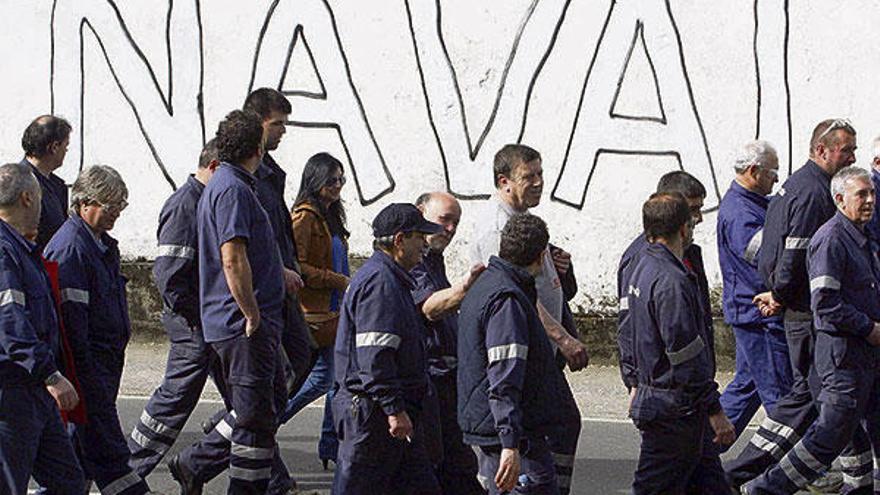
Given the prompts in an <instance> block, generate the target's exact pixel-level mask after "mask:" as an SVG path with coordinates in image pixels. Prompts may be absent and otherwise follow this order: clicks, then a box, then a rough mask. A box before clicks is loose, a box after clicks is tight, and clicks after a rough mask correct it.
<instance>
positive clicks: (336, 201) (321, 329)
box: [281, 153, 349, 469]
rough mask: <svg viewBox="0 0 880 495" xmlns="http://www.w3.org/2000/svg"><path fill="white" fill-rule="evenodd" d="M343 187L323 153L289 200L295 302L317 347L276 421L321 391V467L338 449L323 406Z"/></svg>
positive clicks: (341, 264)
mask: <svg viewBox="0 0 880 495" xmlns="http://www.w3.org/2000/svg"><path fill="white" fill-rule="evenodd" d="M343 185H345V175H343V171H342V163H340V162H339V160H337V159H336V158H334V157H333V156H331V155H330V154H328V153H318V154H317V155H314V156H312V157H311V158H309V160H308V161H307V162H306V166H305V168H304V169H303V174H302V180H301V182H300V185H299V193H297V196H296V200H295V201H294V203H293V232H294V239H295V241H296V250H297V258H298V259H299V263H300V266H301V268H302V274H303V280H304V282H305V287H303V289H302V290H301V291H300V293H299V295H300V305H301V306H302V310H303V313H304V314H305V319H306V322H307V323H308V324H309V327H310V329H311V331H312V336H313V337H314V338H315V342H316V343H317V344H318V349H317V350H316V351H315V353H316V357H317V359H316V361H315V365H314V367H313V368H312V371H311V373H310V374H309V376H308V378H306V381H305V383H303V385H302V388H301V389H300V390H299V392H297V393H296V395H295V396H294V397H293V398H292V399H290V400H289V401H288V402H287V408H286V410H285V411H284V415H283V416H282V418H281V419H282V422H286V421H287V420H288V419H290V418H291V417H293V416H294V415H295V414H296V413H297V412H299V411H300V410H301V409H302V408H304V407H305V406H307V405H308V404H310V403H311V402H313V401H314V400H315V399H317V398H318V397H320V396H322V395H325V394H326V395H327V399H326V401H325V402H324V404H325V407H324V422H323V424H322V426H321V439H320V440H319V441H318V457H319V458H320V459H321V461H322V462H323V463H324V469H327V463H328V461H330V460H332V461H334V462H335V461H336V451H337V447H338V442H337V440H336V431H335V429H334V427H333V416H332V413H331V411H330V409H331V408H330V407H329V404H330V400H331V399H332V397H333V390H332V386H333V343H334V341H335V338H336V324H337V322H338V320H339V306H340V303H341V302H342V294H343V293H344V292H345V288H346V287H348V281H349V270H348V236H349V232H348V230H346V228H345V208H344V206H343V205H342V200H340V198H339V194H340V192H342V186H343Z"/></svg>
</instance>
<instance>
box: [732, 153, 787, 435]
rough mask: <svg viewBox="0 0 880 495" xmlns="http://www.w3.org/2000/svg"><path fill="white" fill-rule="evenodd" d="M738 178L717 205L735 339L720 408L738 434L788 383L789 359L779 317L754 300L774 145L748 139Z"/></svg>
mask: <svg viewBox="0 0 880 495" xmlns="http://www.w3.org/2000/svg"><path fill="white" fill-rule="evenodd" d="M734 170H735V171H736V178H734V180H733V182H731V184H730V189H728V190H727V193H726V194H725V195H724V198H723V199H722V200H721V205H720V206H719V209H718V222H717V226H716V229H717V236H716V239H717V242H718V261H719V262H720V264H721V277H722V279H723V281H724V291H723V293H722V307H723V309H724V321H725V323H727V324H728V325H730V326H731V327H732V329H733V335H734V337H735V338H736V374H735V375H734V377H733V381H732V382H730V384H729V385H728V386H727V388H726V389H725V390H724V393H722V394H721V399H720V400H721V407H722V408H723V409H724V413H725V414H727V417H728V418H730V421H731V422H732V423H733V426H734V428H735V430H736V434H737V436H739V435H740V434H741V433H742V432H743V430H744V429H745V427H746V426H747V425H748V423H749V421H750V420H751V419H752V416H754V415H755V413H756V412H757V410H758V407H760V406H761V405H763V406H764V408H765V409H766V410H770V409H772V407H773V405H774V404H775V403H776V401H777V400H779V399H780V398H781V397H782V396H784V395H785V394H786V393H788V390H789V389H790V388H791V364H790V363H789V358H788V346H787V345H786V342H785V331H784V329H783V327H782V318H781V317H779V316H778V315H773V316H764V315H763V314H761V310H760V309H758V307H757V306H755V304H754V303H753V302H752V300H753V299H754V298H755V296H757V295H758V294H760V293H765V292H767V286H766V285H765V284H764V282H763V281H762V280H761V276H760V275H759V274H758V264H757V259H758V252H759V250H760V249H761V237H762V235H763V228H764V217H765V215H766V214H767V204H768V203H769V201H770V200H769V198H768V195H769V194H770V192H771V191H772V190H773V184H775V183H776V182H777V181H778V180H779V159H778V158H777V155H776V150H775V149H774V148H773V146H771V145H770V143H768V142H766V141H750V142H748V143H746V144H745V145H744V146H743V147H742V148H741V149H740V150H739V152H738V154H737V157H736V160H735V162H734Z"/></svg>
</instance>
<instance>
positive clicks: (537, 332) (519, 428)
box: [458, 213, 568, 495]
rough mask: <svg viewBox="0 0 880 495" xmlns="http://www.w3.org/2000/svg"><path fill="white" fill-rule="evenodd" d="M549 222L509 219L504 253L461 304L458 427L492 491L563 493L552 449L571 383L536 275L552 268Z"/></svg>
mask: <svg viewBox="0 0 880 495" xmlns="http://www.w3.org/2000/svg"><path fill="white" fill-rule="evenodd" d="M549 237H550V236H549V233H548V232H547V225H546V224H545V223H544V221H543V220H541V219H540V218H538V217H536V216H534V215H530V214H528V213H519V214H515V215H513V216H511V217H510V219H509V220H508V221H507V223H506V224H505V227H504V229H503V230H502V231H501V238H500V246H499V251H498V256H491V257H490V258H489V266H488V267H487V268H486V270H485V271H484V272H483V273H482V275H480V277H479V278H478V279H477V280H476V282H474V284H473V286H471V288H470V290H469V291H468V293H467V295H466V296H465V298H464V301H463V302H462V304H461V312H460V315H459V332H458V422H459V425H460V426H461V430H462V432H463V433H464V441H465V443H467V444H469V445H472V446H473V447H474V449H475V451H476V452H477V458H478V461H479V479H480V482H481V483H482V485H483V487H484V488H486V489H487V490H488V491H489V493H490V494H493V495H494V494H499V493H508V492H512V493H524V494H525V493H528V494H540V495H558V494H559V493H560V488H559V482H558V480H557V470H556V466H555V462H554V459H553V455H552V453H551V450H550V446H549V444H548V437H549V436H550V435H551V434H552V430H553V428H554V425H556V424H558V423H559V422H561V421H564V418H565V411H564V410H563V409H561V408H559V407H555V405H556V404H559V403H560V401H561V400H563V399H562V397H563V396H564V395H565V394H566V393H567V390H568V384H567V383H566V382H565V378H564V377H563V376H562V375H561V374H560V373H559V369H558V368H557V365H556V361H555V357H554V354H553V350H552V348H551V346H550V342H549V341H548V340H547V335H546V333H545V330H544V327H543V325H542V323H541V320H540V317H539V315H538V309H537V289H536V288H535V275H537V274H538V273H540V272H541V270H543V269H545V268H544V266H545V263H544V256H545V251H546V249H547V242H548V239H549Z"/></svg>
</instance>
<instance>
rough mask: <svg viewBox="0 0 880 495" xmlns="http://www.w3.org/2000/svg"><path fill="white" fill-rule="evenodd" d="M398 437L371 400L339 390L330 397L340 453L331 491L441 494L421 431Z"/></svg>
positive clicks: (364, 494) (367, 494)
mask: <svg viewBox="0 0 880 495" xmlns="http://www.w3.org/2000/svg"><path fill="white" fill-rule="evenodd" d="M409 416H410V419H411V420H412V421H413V425H414V428H415V429H416V432H415V434H414V435H412V437H411V438H410V440H408V441H407V440H399V439H397V438H394V437H392V436H391V434H390V433H389V432H388V417H387V416H386V415H385V413H384V412H383V411H382V409H381V408H380V407H379V405H378V404H377V403H376V402H374V401H373V400H371V399H369V398H367V397H363V396H357V397H352V396H351V395H349V394H348V393H347V392H346V391H343V390H339V391H337V393H336V395H335V396H334V397H333V420H334V421H335V422H336V426H337V429H336V433H337V436H338V438H339V456H338V458H337V461H336V462H337V465H336V475H335V476H334V478H333V493H338V494H345V495H376V494H378V493H382V494H399V495H440V493H441V492H440V486H439V484H438V483H437V478H436V477H435V476H434V470H433V468H432V466H431V462H430V460H429V459H428V453H427V451H426V450H425V445H424V443H423V435H422V434H420V432H419V428H420V422H419V418H418V417H416V416H415V415H414V414H413V413H412V412H409Z"/></svg>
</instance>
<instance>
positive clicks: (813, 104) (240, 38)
mask: <svg viewBox="0 0 880 495" xmlns="http://www.w3.org/2000/svg"><path fill="white" fill-rule="evenodd" d="M786 3H789V4H790V5H789V7H788V10H787V11H786V10H785V5H786ZM0 6H2V9H0V12H2V13H3V15H2V16H0V60H2V61H3V69H4V70H3V76H2V77H3V80H2V87H3V90H4V95H5V97H4V98H0V115H2V116H3V118H2V119H0V153H2V156H3V157H5V158H4V160H14V159H18V158H19V157H20V155H21V149H20V145H19V140H20V136H21V132H22V130H23V129H24V127H25V126H26V125H27V124H28V122H29V121H30V120H31V119H32V118H33V117H34V116H36V115H38V114H41V113H47V112H55V113H57V114H60V115H63V116H65V117H67V118H68V119H69V120H70V121H71V123H72V124H73V125H74V128H75V134H74V136H73V139H72V141H71V147H70V153H69V155H68V159H67V162H66V164H65V166H64V168H63V169H62V170H61V174H62V176H63V177H64V178H65V179H66V180H68V182H72V180H73V179H74V178H75V176H76V173H77V171H78V170H79V167H80V165H81V164H92V163H105V164H110V165H113V166H115V167H116V168H117V169H119V170H120V172H121V173H122V175H123V177H124V178H125V180H126V181H127V183H128V184H129V188H130V190H131V194H130V203H131V205H132V206H131V207H130V208H129V209H128V210H126V212H125V213H124V214H123V216H122V218H121V219H120V221H119V222H118V224H117V228H116V230H115V235H116V236H117V237H118V238H119V239H120V240H121V246H122V249H123V251H124V253H125V255H127V256H148V257H150V256H152V255H153V254H154V252H155V240H154V236H155V226H156V217H157V215H158V212H159V209H160V207H161V205H162V203H163V201H164V200H165V198H166V197H167V196H168V195H169V194H170V193H171V191H172V188H171V185H170V182H169V181H168V180H167V179H166V178H165V175H164V174H166V173H167V175H168V177H169V178H170V179H171V181H173V182H175V183H177V184H179V183H181V181H182V180H184V178H185V177H186V174H187V173H189V172H190V171H191V170H193V169H194V168H195V165H196V157H197V155H198V152H199V150H200V148H201V145H202V142H203V139H204V137H205V136H204V135H203V130H202V126H203V125H204V128H205V133H206V134H207V135H208V136H210V135H211V134H212V133H213V130H214V129H215V128H216V125H217V122H218V121H219V119H221V118H222V116H223V115H224V114H225V113H226V112H227V111H229V110H231V109H232V108H235V107H237V106H239V105H240V104H241V102H242V100H243V99H244V96H245V95H246V94H247V92H248V90H249V88H251V87H258V86H272V87H276V88H280V89H282V90H284V91H287V92H290V96H289V97H290V99H291V101H292V103H293V106H294V112H293V115H292V117H291V118H292V121H293V122H292V125H291V126H290V127H289V128H288V134H287V136H286V137H285V139H284V141H283V143H282V145H281V148H280V149H279V150H278V152H277V153H276V158H277V159H278V161H279V162H280V163H281V164H282V165H283V166H284V167H285V168H286V169H287V171H288V173H289V182H288V198H287V199H288V201H291V200H292V199H293V196H294V195H295V193H296V189H297V187H298V182H299V181H298V179H299V174H300V171H301V167H302V164H303V163H304V162H305V160H306V158H308V156H310V155H311V154H312V153H315V152H317V151H322V150H328V151H330V152H332V153H333V154H335V155H336V156H338V157H340V158H341V159H343V161H344V162H346V163H347V167H348V168H347V174H348V175H349V177H350V178H352V177H356V178H357V180H356V181H350V182H349V185H348V186H346V189H345V190H344V198H345V200H346V202H347V205H348V209H349V212H350V219H351V220H350V223H351V224H350V228H351V230H352V231H353V232H354V235H353V239H352V241H353V242H352V248H353V251H355V252H358V253H366V252H368V250H369V241H370V239H369V222H370V220H371V219H372V217H373V215H374V214H375V213H376V212H377V211H378V210H379V209H380V208H381V207H382V206H384V205H385V204H387V203H388V202H391V201H412V200H413V199H414V198H415V197H416V196H417V195H418V194H419V193H420V192H423V191H425V190H436V189H447V188H448V189H449V190H451V191H453V192H455V193H457V194H460V195H462V196H465V197H483V196H485V195H487V194H489V193H490V192H491V190H492V183H491V172H490V171H491V162H492V157H493V155H494V152H495V151H496V150H497V149H498V148H499V147H500V146H501V145H502V144H504V143H507V142H515V141H521V142H523V143H526V144H529V145H531V146H533V147H535V148H537V149H538V150H540V151H541V152H542V154H543V156H544V169H545V180H546V182H547V184H546V188H545V199H544V202H543V203H542V205H541V206H540V207H539V208H538V209H537V210H536V212H537V213H538V214H540V215H541V216H543V217H544V218H545V219H546V220H547V221H548V223H549V224H550V228H551V235H552V237H553V241H554V242H555V243H556V244H559V245H561V246H563V247H565V248H567V249H568V250H569V251H571V252H572V253H573V255H574V262H575V265H576V267H577V275H578V279H579V281H580V284H581V288H582V291H581V295H580V296H579V299H578V302H579V303H580V304H582V305H583V307H584V309H599V308H601V307H603V306H604V305H605V304H606V303H607V301H608V296H610V295H612V294H613V293H614V273H615V269H616V264H617V260H618V258H619V255H620V253H621V252H622V251H623V249H624V248H625V247H626V245H627V244H628V242H629V241H630V239H631V238H633V237H634V236H635V235H636V234H637V233H638V232H639V231H640V230H641V227H640V205H641V202H642V201H643V199H644V198H645V197H646V196H647V194H649V193H650V192H651V190H652V189H653V187H654V185H655V183H656V180H657V178H658V177H659V176H660V175H662V174H663V173H664V172H666V171H668V170H671V169H673V168H676V167H678V166H679V165H681V166H683V167H684V168H685V169H686V170H688V171H690V172H692V173H694V174H695V175H696V176H697V177H699V178H700V179H701V180H702V181H703V182H704V184H705V185H706V186H707V189H709V191H710V194H709V198H708V199H707V207H713V206H716V205H717V203H718V200H719V194H723V193H724V191H725V190H726V189H727V187H728V185H729V182H730V180H731V179H732V175H733V173H732V170H731V167H730V162H731V157H732V156H733V153H734V150H735V149H736V147H737V146H738V145H740V144H741V143H743V142H744V141H746V140H748V139H751V138H754V137H755V136H756V135H759V136H760V137H762V138H764V139H768V140H770V141H772V142H774V143H775V144H776V145H777V147H778V148H779V149H780V151H781V152H782V153H781V154H782V157H781V158H782V163H783V168H786V167H787V166H788V164H789V161H790V162H791V164H792V165H793V166H794V167H795V168H796V167H798V166H800V165H801V164H802V163H803V161H804V159H805V158H806V149H807V140H808V136H809V133H810V131H811V130H812V127H813V126H814V125H815V124H816V122H818V121H819V120H821V119H822V118H826V117H829V116H833V117H837V116H844V117H849V118H851V119H852V120H853V122H854V124H855V126H856V127H857V129H859V130H860V132H861V134H860V136H859V137H860V140H861V141H862V145H863V146H862V150H863V151H861V152H860V155H859V158H860V162H861V163H862V164H865V163H867V162H868V159H869V153H870V150H869V148H870V146H868V144H869V140H870V139H871V138H872V137H873V134H875V133H877V132H880V129H878V127H880V117H878V115H877V112H876V111H875V109H876V108H878V103H880V93H878V92H877V91H876V84H875V83H874V80H875V79H876V78H877V76H878V73H880V71H878V69H877V67H876V63H877V60H878V58H880V43H878V40H877V39H875V38H877V36H876V34H875V33H876V30H874V29H872V28H873V24H875V23H876V22H875V20H876V19H877V18H878V17H880V4H877V3H876V2H872V1H868V0H852V1H849V2H846V3H834V7H833V8H832V7H829V5H828V2H819V1H817V0H803V1H799V2H785V1H783V0H749V1H745V0H726V1H724V2H709V1H705V0H703V1H697V0H670V1H663V0H618V1H616V2H611V1H608V0H605V1H600V0H569V1H566V0H541V1H538V0H505V1H504V2H500V1H497V0H496V1H492V0H437V1H431V0H396V1H391V0H384V1H372V2H366V1H351V0H349V1H339V0H336V1H330V2H325V1H323V0H248V1H246V2H244V1H234V0H200V1H197V0H176V1H174V2H173V3H172V2H171V1H170V0H151V1H147V0H115V1H111V0H55V1H53V0H0ZM786 38H787V39H788V45H787V47H786V44H785V40H786ZM306 45H307V46H308V49H306ZM291 46H292V49H291ZM309 51H310V52H311V56H312V58H310V56H309ZM312 60H313V61H312ZM627 60H629V62H628V63H627ZM786 67H787V69H786ZM759 94H760V101H759ZM200 101H201V102H202V103H203V104H202V105H201V106H200V104H199V102H200ZM464 124H466V127H465V125H464ZM789 136H790V138H789ZM346 150H347V153H348V157H347V158H346ZM163 169H164V172H163ZM786 172H787V171H786ZM785 176H787V173H784V174H783V178H784V177H785ZM479 202H480V200H476V199H475V200H469V201H465V202H464V211H465V220H464V226H463V228H462V230H461V231H460V235H459V238H458V239H457V240H456V241H455V243H454V244H453V246H452V248H451V249H452V253H451V255H452V256H451V257H452V259H453V261H454V262H455V270H454V272H460V271H461V270H462V269H463V264H462V263H463V259H464V258H465V257H464V256H461V254H463V253H465V252H466V244H467V238H468V236H469V233H470V232H471V231H472V227H471V226H469V225H468V223H469V222H468V218H467V217H468V215H469V214H470V213H472V212H473V211H474V207H475V206H477V205H478V204H479ZM697 239H698V241H699V242H701V243H702V244H703V245H705V246H706V248H707V249H705V251H706V253H707V256H706V262H707V266H708V268H709V271H710V272H711V277H712V279H713V281H714V282H716V283H717V282H718V281H719V277H718V274H717V257H716V255H715V249H714V242H715V241H714V215H713V214H711V213H710V214H708V215H707V216H706V222H705V223H704V224H702V225H701V226H700V227H698V230H697Z"/></svg>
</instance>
